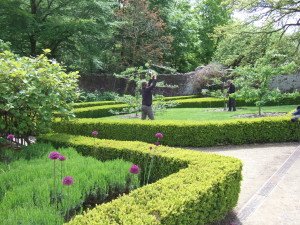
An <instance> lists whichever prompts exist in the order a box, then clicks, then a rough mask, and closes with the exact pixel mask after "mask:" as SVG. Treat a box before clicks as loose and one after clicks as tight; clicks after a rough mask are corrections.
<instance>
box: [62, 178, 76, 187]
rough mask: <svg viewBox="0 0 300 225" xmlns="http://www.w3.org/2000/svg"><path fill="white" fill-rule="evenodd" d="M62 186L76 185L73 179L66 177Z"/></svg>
mask: <svg viewBox="0 0 300 225" xmlns="http://www.w3.org/2000/svg"><path fill="white" fill-rule="evenodd" d="M62 184H63V185H72V184H74V180H73V177H70V176H66V177H65V178H64V179H62Z"/></svg>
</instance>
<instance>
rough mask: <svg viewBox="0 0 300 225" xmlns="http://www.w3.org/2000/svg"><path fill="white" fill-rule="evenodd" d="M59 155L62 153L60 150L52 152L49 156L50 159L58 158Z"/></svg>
mask: <svg viewBox="0 0 300 225" xmlns="http://www.w3.org/2000/svg"><path fill="white" fill-rule="evenodd" d="M59 155H60V154H59V153H58V152H50V154H49V156H48V158H49V159H58V157H59Z"/></svg>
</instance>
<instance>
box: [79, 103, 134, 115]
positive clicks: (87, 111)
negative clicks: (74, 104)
mask: <svg viewBox="0 0 300 225" xmlns="http://www.w3.org/2000/svg"><path fill="white" fill-rule="evenodd" d="M127 107H129V106H128V105H127V104H116V105H103V106H93V107H84V108H77V109H74V110H73V112H74V114H75V116H76V117H77V118H101V117H106V116H112V115H114V114H112V113H110V112H109V110H111V109H112V110H121V109H123V108H127Z"/></svg>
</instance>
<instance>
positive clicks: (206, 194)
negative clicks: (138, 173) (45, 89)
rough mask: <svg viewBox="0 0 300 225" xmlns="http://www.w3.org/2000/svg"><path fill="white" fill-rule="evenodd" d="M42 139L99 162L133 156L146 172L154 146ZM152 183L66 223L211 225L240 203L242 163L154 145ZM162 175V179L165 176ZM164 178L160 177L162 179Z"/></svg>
mask: <svg viewBox="0 0 300 225" xmlns="http://www.w3.org/2000/svg"><path fill="white" fill-rule="evenodd" d="M39 140H42V141H48V142H51V143H52V144H54V145H55V146H57V147H61V146H72V147H74V148H76V149H77V150H78V151H80V152H81V153H83V154H84V155H91V156H94V157H96V158H98V159H100V160H107V159H114V158H116V157H118V158H123V159H124V160H130V161H131V162H133V163H135V164H137V165H139V166H140V167H141V170H142V171H143V170H144V167H143V165H145V162H146V161H147V160H148V159H149V157H150V155H151V154H153V153H151V152H150V150H149V147H150V145H149V144H147V143H143V142H130V141H126V142H123V141H112V140H99V139H96V138H89V137H83V136H72V135H67V134H48V135H44V136H41V137H40V138H39ZM156 148H157V149H156V152H155V154H154V156H153V157H154V164H153V166H154V167H153V171H155V174H154V175H153V179H154V180H153V181H156V182H154V183H152V184H149V185H145V186H143V187H141V188H139V189H136V190H134V191H132V192H131V193H130V194H129V195H126V196H122V197H119V198H118V199H116V200H113V201H111V202H109V203H106V204H103V205H98V206H97V207H96V208H94V209H92V210H90V211H88V212H87V213H85V214H84V215H80V216H76V217H75V219H74V220H72V221H70V222H69V223H68V224H74V225H77V224H126V225H130V224H141V225H142V224H168V225H170V224H189V225H193V224H207V223H209V222H213V221H216V220H220V219H222V218H224V216H225V215H226V214H227V213H228V212H229V211H231V210H232V209H233V208H234V207H235V205H236V204H237V201H238V195H239V192H240V182H241V179H242V175H241V170H242V163H241V161H240V160H238V159H235V158H233V157H226V156H221V155H217V154H208V153H204V152H196V151H188V150H182V149H179V148H170V147H165V146H158V147H156ZM163 177H164V178H163ZM158 179H160V180H158Z"/></svg>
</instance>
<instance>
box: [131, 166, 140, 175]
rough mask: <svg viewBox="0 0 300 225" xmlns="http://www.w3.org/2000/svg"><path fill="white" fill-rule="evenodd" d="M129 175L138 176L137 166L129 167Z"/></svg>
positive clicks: (138, 169)
mask: <svg viewBox="0 0 300 225" xmlns="http://www.w3.org/2000/svg"><path fill="white" fill-rule="evenodd" d="M130 173H134V174H139V173H140V168H139V167H138V166H137V165H133V166H131V167H130Z"/></svg>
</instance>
